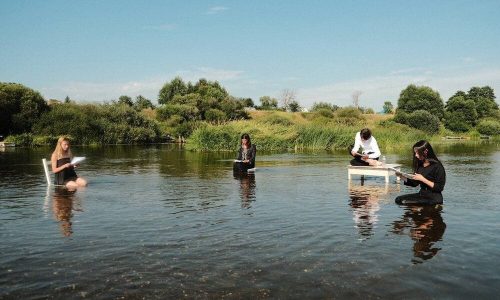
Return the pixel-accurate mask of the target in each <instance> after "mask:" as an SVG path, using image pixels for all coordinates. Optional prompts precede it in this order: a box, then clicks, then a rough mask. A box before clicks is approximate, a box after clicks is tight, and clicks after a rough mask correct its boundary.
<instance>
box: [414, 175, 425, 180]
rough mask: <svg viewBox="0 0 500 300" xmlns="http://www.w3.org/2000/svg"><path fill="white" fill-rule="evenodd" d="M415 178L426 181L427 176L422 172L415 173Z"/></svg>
mask: <svg viewBox="0 0 500 300" xmlns="http://www.w3.org/2000/svg"><path fill="white" fill-rule="evenodd" d="M413 180H418V181H424V180H425V177H424V176H422V174H418V173H415V175H414V176H413Z"/></svg>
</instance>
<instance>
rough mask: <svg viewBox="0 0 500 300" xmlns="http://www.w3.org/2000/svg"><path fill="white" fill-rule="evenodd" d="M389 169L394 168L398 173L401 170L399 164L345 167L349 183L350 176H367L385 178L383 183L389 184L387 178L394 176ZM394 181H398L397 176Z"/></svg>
mask: <svg viewBox="0 0 500 300" xmlns="http://www.w3.org/2000/svg"><path fill="white" fill-rule="evenodd" d="M389 168H394V169H396V170H398V171H400V170H401V165H400V164H385V165H383V166H377V167H372V166H348V167H347V177H348V179H349V181H350V180H351V177H352V175H361V176H362V177H363V176H365V175H367V176H383V177H385V182H389V176H391V175H395V173H394V171H393V170H390V169H389ZM396 179H397V180H399V176H396Z"/></svg>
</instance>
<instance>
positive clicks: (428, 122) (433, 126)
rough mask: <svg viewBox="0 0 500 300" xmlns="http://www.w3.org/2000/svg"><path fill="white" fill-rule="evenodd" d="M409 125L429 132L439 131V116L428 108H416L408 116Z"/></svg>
mask: <svg viewBox="0 0 500 300" xmlns="http://www.w3.org/2000/svg"><path fill="white" fill-rule="evenodd" d="M407 122H408V125H409V126H411V127H413V128H417V129H420V130H423V131H425V132H428V133H432V134H434V133H437V132H439V124H440V123H439V118H438V117H436V116H434V115H432V114H431V113H430V112H428V111H426V110H416V111H414V112H412V113H411V114H408V117H407Z"/></svg>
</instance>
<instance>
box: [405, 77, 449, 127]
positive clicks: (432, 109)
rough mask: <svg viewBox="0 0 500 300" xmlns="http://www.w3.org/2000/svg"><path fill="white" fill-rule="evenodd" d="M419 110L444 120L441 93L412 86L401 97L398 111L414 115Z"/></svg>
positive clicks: (428, 88) (427, 88)
mask: <svg viewBox="0 0 500 300" xmlns="http://www.w3.org/2000/svg"><path fill="white" fill-rule="evenodd" d="M417 110H425V111H428V112H429V113H431V114H432V115H434V116H436V117H438V118H439V119H442V118H443V116H444V104H443V100H442V99H441V96H440V95H439V93H438V92H436V91H434V90H432V89H431V88H430V87H427V86H416V85H414V84H410V85H409V86H408V87H407V88H406V89H404V90H402V91H401V94H400V95H399V100H398V111H402V112H406V113H412V112H414V111H417Z"/></svg>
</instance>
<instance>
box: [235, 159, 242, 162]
mask: <svg viewBox="0 0 500 300" xmlns="http://www.w3.org/2000/svg"><path fill="white" fill-rule="evenodd" d="M234 162H243V161H242V160H239V159H235V160H234Z"/></svg>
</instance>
